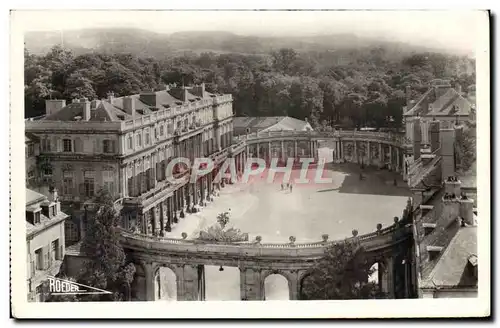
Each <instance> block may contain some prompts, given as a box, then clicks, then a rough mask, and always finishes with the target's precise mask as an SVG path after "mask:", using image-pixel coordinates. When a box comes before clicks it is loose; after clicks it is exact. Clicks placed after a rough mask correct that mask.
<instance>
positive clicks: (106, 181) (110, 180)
mask: <svg viewBox="0 0 500 328" xmlns="http://www.w3.org/2000/svg"><path fill="white" fill-rule="evenodd" d="M102 182H103V187H104V189H106V190H107V191H109V193H110V194H111V195H112V194H113V193H114V190H115V178H114V175H113V171H111V170H106V171H103V172H102Z"/></svg>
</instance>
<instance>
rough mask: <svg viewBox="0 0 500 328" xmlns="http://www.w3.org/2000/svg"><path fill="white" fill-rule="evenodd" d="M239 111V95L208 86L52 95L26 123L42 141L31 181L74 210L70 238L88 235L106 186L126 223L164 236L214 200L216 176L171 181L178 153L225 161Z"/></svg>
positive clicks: (179, 175)
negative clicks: (98, 95)
mask: <svg viewBox="0 0 500 328" xmlns="http://www.w3.org/2000/svg"><path fill="white" fill-rule="evenodd" d="M232 117H233V111H232V96H231V95H216V94H212V93H209V92H207V91H206V90H205V85H204V84H201V85H197V86H193V87H175V86H174V87H166V88H165V89H164V90H161V91H151V92H142V93H140V94H135V95H131V96H125V97H114V95H113V94H109V95H108V98H107V99H103V100H92V101H90V100H88V99H85V98H84V99H75V100H73V101H72V102H71V103H70V104H66V102H65V100H47V101H46V115H45V116H44V117H43V118H40V119H36V120H27V121H26V125H25V126H26V132H27V133H29V134H30V136H36V138H37V140H38V141H39V153H38V155H37V156H36V160H35V161H31V162H29V163H28V165H27V167H26V170H27V172H32V171H34V172H38V174H36V175H35V177H34V178H33V179H30V181H29V184H28V186H29V187H31V188H33V189H38V188H40V187H41V186H47V185H50V186H53V187H55V188H56V190H58V191H59V198H60V200H61V203H62V206H63V207H64V209H65V211H67V213H69V214H70V215H71V220H70V222H68V225H73V230H76V231H77V233H74V237H73V239H74V240H68V242H69V243H74V242H77V241H78V240H81V238H82V237H83V236H84V234H85V221H86V217H87V215H88V213H89V211H92V210H93V208H94V198H95V196H96V195H97V192H98V191H99V190H100V189H101V188H103V189H106V190H107V191H108V192H109V193H110V194H111V196H112V197H113V199H114V200H115V202H116V205H117V206H118V207H119V208H121V209H122V213H123V222H122V225H123V226H124V227H125V228H127V229H134V230H138V231H139V232H142V233H150V234H156V235H161V234H162V233H163V232H164V231H169V230H170V229H171V227H172V225H173V224H175V223H176V222H177V220H178V217H179V216H184V211H188V212H190V211H191V210H193V209H194V208H195V205H198V204H200V205H203V203H204V202H205V200H206V199H209V194H210V193H212V190H213V187H212V180H213V177H214V174H215V172H211V173H210V174H207V175H206V176H203V177H201V178H200V179H199V180H198V181H197V182H196V183H188V181H187V178H188V175H189V174H188V173H189V172H188V171H187V170H181V171H178V172H177V171H175V174H176V177H177V178H179V180H177V183H171V182H170V181H167V173H166V169H167V166H168V164H169V163H170V161H171V160H173V159H174V158H178V157H185V158H189V159H190V160H193V159H194V158H198V157H211V158H217V159H218V160H219V161H223V160H224V159H225V158H221V157H224V156H227V148H228V147H229V146H230V145H231V143H232V135H233V133H232V131H233V127H232ZM221 155H223V156H221ZM183 177H185V178H186V179H184V180H182V178H183ZM179 181H180V182H179Z"/></svg>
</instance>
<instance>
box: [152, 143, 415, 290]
mask: <svg viewBox="0 0 500 328" xmlns="http://www.w3.org/2000/svg"><path fill="white" fill-rule="evenodd" d="M324 152H326V153H328V152H327V151H323V153H324ZM321 155H322V150H321V149H320V160H321V159H322V158H325V157H323V156H321ZM325 160H326V161H328V160H329V159H328V158H325ZM360 173H362V175H363V179H360ZM268 174H270V172H269V170H266V171H264V172H263V173H262V174H260V175H258V176H254V177H252V179H250V180H249V181H248V182H247V183H241V182H236V183H234V184H230V185H226V187H225V188H223V189H222V190H221V192H220V196H219V197H216V198H215V200H214V202H213V203H209V204H208V205H207V206H206V207H204V208H203V209H202V210H201V212H198V213H196V214H189V215H187V216H186V218H184V219H180V221H179V223H178V224H176V225H175V226H174V227H173V228H172V231H171V232H169V233H167V234H166V236H167V237H172V238H182V237H181V236H182V233H183V232H185V233H186V234H187V235H188V237H187V238H190V239H191V238H192V239H194V238H197V237H198V236H199V232H200V231H201V230H205V229H206V228H208V227H209V226H211V225H213V224H215V223H216V217H217V215H218V214H219V213H221V212H225V211H229V210H230V212H231V216H230V222H229V224H228V226H231V227H235V228H237V229H240V230H241V231H242V232H246V233H248V235H249V240H255V238H256V237H257V236H261V238H262V243H287V242H289V237H290V236H294V237H295V238H296V243H301V242H314V241H321V236H322V235H323V234H328V235H329V239H330V240H340V239H344V238H346V237H349V236H351V235H352V230H354V229H356V230H358V232H359V234H365V233H370V232H373V231H375V230H376V226H377V224H378V223H381V224H382V226H383V227H387V226H389V225H391V224H392V223H393V222H394V217H395V216H398V217H400V216H401V214H402V211H403V209H404V207H405V206H406V202H407V199H408V197H409V196H410V192H409V190H408V188H407V187H406V184H405V183H404V182H403V181H402V180H401V177H400V176H399V175H398V174H397V173H395V172H389V171H387V170H379V169H377V168H372V167H365V168H363V169H361V168H360V167H359V165H356V164H333V163H331V162H329V163H327V164H326V165H325V169H324V171H323V172H322V176H323V177H327V178H330V179H331V182H330V183H312V182H311V183H306V184H300V183H294V182H293V181H294V179H296V178H298V177H299V176H300V171H299V170H298V169H297V170H294V171H293V172H292V175H291V178H292V179H291V181H292V183H293V190H292V191H290V190H288V189H286V188H285V190H282V189H281V183H282V177H283V175H284V174H283V173H276V175H275V178H274V179H273V181H272V182H271V183H269V182H268ZM315 175H316V172H315V169H314V168H313V169H310V170H308V174H307V177H308V179H309V180H311V181H313V180H314V176H315ZM394 182H396V185H395V183H394ZM220 269H221V268H219V267H211V266H206V267H205V273H206V299H207V300H239V299H240V296H239V295H240V286H239V270H238V268H223V271H220ZM165 270H168V269H165ZM160 276H163V274H162V273H161V272H160ZM171 280H172V279H171V278H169V279H166V277H165V278H162V277H160V281H161V283H160V285H161V286H162V287H161V290H163V291H165V292H166V293H167V292H168V291H170V292H168V293H167V294H170V295H172V293H173V292H172V288H173V286H167V285H170V283H168V281H171ZM286 283H287V282H286V280H284V278H283V277H281V276H279V275H272V276H269V277H268V278H267V279H266V281H265V285H266V290H267V291H266V299H288V287H287V285H286ZM162 294H163V293H162ZM161 298H162V299H171V298H172V297H168V295H165V297H163V296H162V297H161Z"/></svg>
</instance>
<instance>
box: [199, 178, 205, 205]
mask: <svg viewBox="0 0 500 328" xmlns="http://www.w3.org/2000/svg"><path fill="white" fill-rule="evenodd" d="M200 183H201V188H200V189H201V190H200V193H201V194H200V196H201V199H200V205H203V204H204V203H205V177H201V179H200Z"/></svg>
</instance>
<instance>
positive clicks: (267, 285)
mask: <svg viewBox="0 0 500 328" xmlns="http://www.w3.org/2000/svg"><path fill="white" fill-rule="evenodd" d="M264 295H265V297H264V300H266V301H274V300H290V287H289V285H288V280H287V279H286V277H284V276H283V275H281V274H279V273H273V274H270V275H268V276H267V277H266V278H265V279H264Z"/></svg>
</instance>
